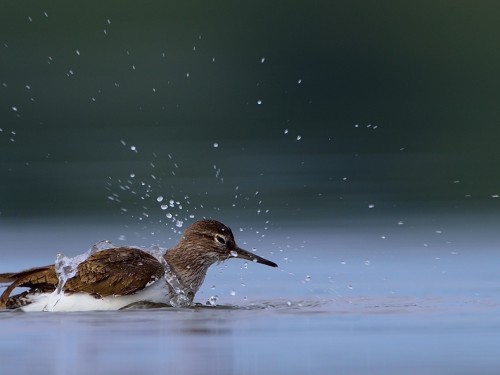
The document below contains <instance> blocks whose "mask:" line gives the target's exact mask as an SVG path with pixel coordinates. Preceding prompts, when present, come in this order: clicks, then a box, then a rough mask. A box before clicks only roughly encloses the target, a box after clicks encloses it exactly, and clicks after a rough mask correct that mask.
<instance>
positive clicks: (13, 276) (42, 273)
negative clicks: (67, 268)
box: [0, 265, 58, 309]
mask: <svg viewBox="0 0 500 375" xmlns="http://www.w3.org/2000/svg"><path fill="white" fill-rule="evenodd" d="M9 283H10V285H9ZM57 283H58V279H57V275H56V272H55V269H54V266H53V265H51V266H44V267H35V268H30V269H28V270H24V271H21V272H9V273H1V274H0V284H4V286H5V285H8V286H7V288H6V289H5V290H4V291H3V293H2V295H1V296H0V309H4V308H5V307H6V306H7V302H8V301H9V297H10V294H11V293H12V291H13V290H14V289H16V288H17V287H28V288H38V287H47V286H49V285H50V286H54V285H57Z"/></svg>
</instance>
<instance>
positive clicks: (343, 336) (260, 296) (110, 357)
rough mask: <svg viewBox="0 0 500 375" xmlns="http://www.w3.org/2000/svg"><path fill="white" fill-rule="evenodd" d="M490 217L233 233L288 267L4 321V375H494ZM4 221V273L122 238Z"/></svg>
mask: <svg viewBox="0 0 500 375" xmlns="http://www.w3.org/2000/svg"><path fill="white" fill-rule="evenodd" d="M483 219H488V221H487V222H486V221H484V220H479V218H476V220H473V224H471V223H470V218H467V217H462V218H459V217H450V216H447V215H445V216H442V217H437V216H434V218H433V220H426V218H425V217H422V216H419V215H409V216H407V217H406V219H405V223H404V224H403V225H401V224H398V223H397V221H393V220H392V218H390V217H386V218H385V220H384V218H378V220H377V221H376V222H368V223H364V224H357V225H355V224H352V225H345V226H344V227H340V226H336V227H334V226H330V227H315V226H304V227H303V228H300V229H297V228H294V227H290V226H289V227H282V228H274V229H273V230H269V231H268V232H267V233H266V236H265V237H260V238H258V237H257V236H256V235H255V233H252V232H250V231H243V232H239V231H237V230H235V235H236V239H237V241H238V243H239V244H240V245H241V246H242V247H245V245H244V243H246V245H248V246H247V248H250V247H249V246H252V247H253V245H255V246H256V247H257V254H259V255H262V256H264V257H267V258H269V259H271V260H273V261H276V262H277V263H278V264H279V265H280V268H279V269H274V268H270V267H264V266H262V265H258V264H253V263H251V262H250V263H249V264H248V265H246V266H245V263H244V262H242V261H241V260H238V259H237V258H234V259H233V258H231V259H229V260H228V261H226V262H225V263H224V264H222V265H219V266H215V267H212V268H211V269H210V270H209V273H208V275H207V279H206V281H205V283H204V285H203V287H202V288H201V289H200V291H199V293H198V294H197V295H196V298H195V301H196V302H197V306H196V307H194V308H157V309H141V310H126V311H117V312H90V313H47V312H46V313H20V312H12V311H7V312H2V313H0V332H2V344H1V348H0V359H1V361H2V370H3V371H6V372H15V373H17V374H27V373H32V371H33V367H35V366H36V368H37V371H40V372H41V373H53V374H85V373H89V372H92V373H95V374H109V373H121V374H135V373H144V374H156V373H176V374H192V373H208V374H230V373H238V374H261V373H269V372H272V373H276V374H304V373H316V374H317V373H339V374H387V373H404V374H422V373H425V374H472V373H481V374H489V373H491V374H493V373H496V370H497V369H498V368H499V365H500V356H499V355H498V354H499V352H498V348H499V347H500V345H499V344H500V314H499V312H500V298H499V296H498V290H499V286H500V282H499V281H498V277H497V275H498V262H499V255H498V251H497V245H496V244H497V243H498V239H499V238H498V236H499V235H498V234H497V233H496V231H495V228H494V225H493V224H495V225H496V224H497V223H494V221H493V220H491V218H486V217H483ZM485 223H488V224H485ZM3 224H4V225H2V230H1V236H2V239H3V244H2V247H4V246H7V244H8V247H9V248H12V249H15V250H16V252H17V254H18V256H16V257H14V256H12V255H9V256H7V257H6V259H3V262H2V267H1V269H0V270H1V271H8V270H13V269H20V268H22V267H26V266H31V265H36V264H45V263H48V262H50V261H52V260H53V256H54V253H55V252H56V250H57V249H58V246H60V245H61V244H65V245H66V249H65V253H66V254H68V255H70V254H72V253H73V252H74V253H78V251H77V250H76V249H77V248H80V246H82V245H81V244H82V243H85V241H88V238H99V236H101V235H103V234H104V233H107V234H108V236H109V237H108V238H109V239H110V240H112V241H113V242H115V239H116V238H118V237H119V236H120V235H122V231H123V228H121V227H119V226H116V227H115V226H112V225H108V226H104V225H96V224H95V223H94V224H91V223H88V222H87V223H86V224H84V223H81V222H80V223H73V224H69V223H68V221H65V222H64V223H63V222H59V221H57V220H54V221H46V222H45V223H44V224H36V225H33V226H32V224H31V223H24V226H20V225H11V226H9V225H5V224H6V223H3ZM17 224H19V223H17ZM33 224H35V223H33ZM228 224H230V225H231V224H232V223H231V222H228ZM235 224H236V223H235ZM238 224H240V223H237V224H236V225H238ZM242 224H243V226H245V223H242ZM467 224H468V225H467ZM235 227H236V226H235V225H233V229H235ZM437 228H440V229H437ZM464 228H467V231H465V230H464ZM27 233H31V234H32V236H27V235H26V234H27ZM382 237H385V238H382ZM69 238H72V240H69ZM135 240H139V238H135ZM143 241H144V240H143ZM132 242H133V241H132ZM173 242H175V240H172V242H171V244H173ZM34 244H36V245H37V247H36V248H37V249H39V250H40V251H39V252H36V251H34V250H33V249H35V247H33V246H34ZM86 247H87V248H88V245H87V246H86ZM80 252H81V251H80ZM51 253H52V254H51ZM4 254H5V252H4ZM22 254H25V256H22ZM40 258H43V259H44V260H43V261H41V259H40ZM35 347H36V348H37V349H36V350H34V348H35ZM19 353H29V355H25V356H23V357H19ZM20 358H22V360H20Z"/></svg>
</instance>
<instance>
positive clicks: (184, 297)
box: [145, 246, 192, 307]
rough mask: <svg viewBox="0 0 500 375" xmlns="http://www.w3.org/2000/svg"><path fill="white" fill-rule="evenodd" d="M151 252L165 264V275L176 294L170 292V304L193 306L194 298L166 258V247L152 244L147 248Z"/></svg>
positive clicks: (174, 305)
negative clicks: (184, 287) (190, 295)
mask: <svg viewBox="0 0 500 375" xmlns="http://www.w3.org/2000/svg"><path fill="white" fill-rule="evenodd" d="M145 250H146V251H147V252H148V253H149V254H151V255H152V256H154V257H155V258H156V259H158V261H159V262H160V263H161V264H162V265H163V268H164V269H165V272H164V277H165V281H166V282H167V284H168V285H169V286H170V289H171V290H172V291H173V293H174V295H172V294H170V295H169V298H170V301H169V303H170V305H171V306H173V307H189V306H191V301H192V299H191V298H189V295H188V293H187V292H186V291H185V290H184V289H183V288H182V285H181V282H180V281H179V279H178V278H177V276H176V275H175V274H174V273H173V272H172V270H171V269H170V266H169V265H168V263H167V261H166V260H165V258H164V255H165V252H166V249H164V248H161V247H159V246H151V247H150V248H148V249H145Z"/></svg>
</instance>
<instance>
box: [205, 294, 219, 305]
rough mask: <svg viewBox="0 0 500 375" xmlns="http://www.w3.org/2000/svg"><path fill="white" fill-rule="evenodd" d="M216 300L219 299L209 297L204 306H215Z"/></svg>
mask: <svg viewBox="0 0 500 375" xmlns="http://www.w3.org/2000/svg"><path fill="white" fill-rule="evenodd" d="M218 298H219V297H217V296H211V297H210V298H209V299H208V300H207V303H206V305H207V306H217V299H218Z"/></svg>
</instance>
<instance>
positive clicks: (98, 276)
mask: <svg viewBox="0 0 500 375" xmlns="http://www.w3.org/2000/svg"><path fill="white" fill-rule="evenodd" d="M163 257H164V259H165V260H166V262H167V264H168V266H169V268H170V270H171V271H172V274H173V275H175V278H176V283H177V286H178V287H180V289H181V290H182V291H183V292H184V293H185V295H186V296H187V297H188V298H189V302H192V300H193V298H194V295H195V294H196V292H197V291H198V289H199V288H200V286H201V285H202V283H203V280H204V278H205V275H206V272H207V270H208V268H209V267H210V266H211V265H212V264H214V263H216V262H221V261H224V260H226V259H228V258H231V257H239V258H242V259H245V260H251V261H254V262H258V263H262V264H265V265H268V266H271V267H277V265H276V264H275V263H273V262H271V261H269V260H267V259H264V258H262V257H259V256H257V255H254V254H252V253H250V252H248V251H246V250H243V249H241V248H239V247H238V246H237V245H236V242H235V240H234V236H233V233H232V232H231V229H230V228H229V227H227V226H225V225H224V224H222V223H220V222H218V221H215V220H200V221H197V222H195V223H193V224H192V225H191V226H189V227H188V228H187V229H186V231H185V232H184V234H183V235H182V237H181V239H180V240H179V243H178V244H177V245H176V246H175V247H173V248H172V249H170V250H168V251H167V252H166V253H165V255H164V256H163ZM164 272H165V268H164V265H163V264H162V263H161V262H160V261H158V259H156V258H155V257H154V256H152V255H151V254H149V253H147V252H145V251H143V250H141V249H138V248H134V247H117V248H111V249H106V250H102V251H98V252H96V253H94V254H92V255H91V256H89V258H87V259H86V260H85V261H83V262H82V263H80V264H79V265H78V268H77V272H76V274H75V276H74V277H72V278H70V279H69V280H68V281H67V282H66V284H65V286H64V292H65V294H72V293H87V294H90V295H93V296H95V297H96V298H101V297H107V296H125V295H132V294H134V293H137V292H139V291H141V290H143V289H144V288H146V287H147V286H148V285H150V284H152V283H154V282H155V281H156V280H158V279H161V278H162V276H164ZM58 282H59V280H58V278H57V275H56V271H55V266H54V265H48V266H44V267H36V268H31V269H28V270H25V271H21V272H17V273H4V274H0V283H11V284H10V285H9V286H8V287H7V288H6V289H5V291H4V292H3V293H2V295H1V297H0V308H16V307H21V306H22V305H25V304H29V303H30V300H29V297H30V295H33V294H37V293H51V292H53V291H54V290H55V289H56V287H57V285H58ZM17 287H27V288H29V290H28V291H27V292H24V293H21V294H19V295H17V296H13V297H11V296H10V295H11V293H12V291H13V290H14V289H15V288H17ZM167 287H168V289H169V294H170V295H172V294H173V293H174V289H173V287H172V285H167ZM165 303H169V301H165Z"/></svg>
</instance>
